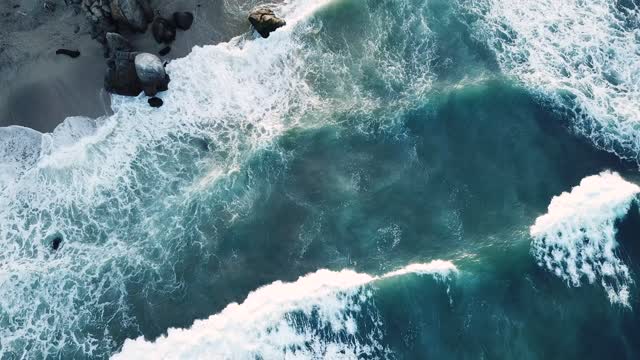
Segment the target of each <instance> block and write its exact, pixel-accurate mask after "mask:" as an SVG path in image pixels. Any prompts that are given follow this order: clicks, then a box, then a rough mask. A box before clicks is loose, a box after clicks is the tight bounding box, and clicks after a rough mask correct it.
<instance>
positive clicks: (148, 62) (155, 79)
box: [135, 53, 169, 96]
mask: <svg viewBox="0 0 640 360" xmlns="http://www.w3.org/2000/svg"><path fill="white" fill-rule="evenodd" d="M135 69H136V74H137V75H138V79H139V80H140V83H141V84H142V89H143V90H144V93H145V94H146V95H147V96H154V95H155V94H157V93H158V91H165V90H167V85H168V84H169V76H168V75H167V73H166V72H165V71H164V66H163V65H162V61H160V58H159V57H157V56H155V55H153V54H149V53H140V54H138V55H136V57H135Z"/></svg>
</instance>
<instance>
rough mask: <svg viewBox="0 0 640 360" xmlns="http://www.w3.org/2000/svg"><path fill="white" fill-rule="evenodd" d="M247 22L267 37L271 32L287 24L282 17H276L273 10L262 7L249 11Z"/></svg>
mask: <svg viewBox="0 0 640 360" xmlns="http://www.w3.org/2000/svg"><path fill="white" fill-rule="evenodd" d="M249 22H250V23H251V25H252V26H253V27H254V29H256V31H257V32H258V34H260V35H261V36H262V37H263V38H267V37H269V34H270V33H271V32H273V31H275V30H276V29H278V28H280V27H283V26H285V25H286V24H287V22H286V21H284V19H281V18H279V17H277V16H276V15H275V14H274V12H273V10H271V9H269V8H264V7H263V8H257V9H254V10H253V11H251V13H250V14H249Z"/></svg>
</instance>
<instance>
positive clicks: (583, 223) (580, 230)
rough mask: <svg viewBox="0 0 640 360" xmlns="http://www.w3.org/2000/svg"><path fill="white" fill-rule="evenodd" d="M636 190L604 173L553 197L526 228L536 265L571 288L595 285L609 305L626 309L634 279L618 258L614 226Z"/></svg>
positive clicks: (613, 175) (636, 187)
mask: <svg viewBox="0 0 640 360" xmlns="http://www.w3.org/2000/svg"><path fill="white" fill-rule="evenodd" d="M639 192H640V187H638V185H636V184H633V183H630V182H627V181H625V180H624V179H623V178H622V177H621V176H620V175H619V174H617V173H613V172H607V171H605V172H603V173H601V174H599V175H593V176H588V177H586V178H584V179H582V181H581V182H580V185H578V186H576V187H574V188H573V189H572V190H571V192H564V193H562V194H561V195H558V196H555V197H554V198H553V199H552V200H551V203H550V204H549V208H548V212H547V213H546V214H545V215H542V216H540V217H539V218H537V219H536V222H535V224H534V225H533V226H531V229H530V234H531V236H532V237H533V242H532V244H531V251H532V253H533V255H534V257H535V258H536V260H537V261H538V264H539V265H540V266H543V267H546V268H547V269H549V270H550V271H552V272H553V273H554V274H555V275H556V276H558V277H560V278H562V279H563V280H565V281H566V282H567V283H568V284H569V285H571V286H580V285H581V284H582V283H583V282H584V281H586V282H588V283H590V284H591V283H594V282H596V281H599V282H600V283H601V284H602V286H603V288H604V289H605V290H606V292H607V294H608V296H609V300H610V301H611V302H612V303H619V304H622V305H625V306H629V284H630V283H632V279H631V276H630V274H629V268H628V267H627V265H625V264H624V263H623V262H622V260H620V258H619V257H618V256H617V254H616V247H617V242H616V239H615V236H616V229H615V223H616V221H617V220H619V219H621V218H622V217H624V216H625V215H626V214H627V213H628V212H629V209H630V207H631V204H632V202H634V201H636V199H637V195H638V193H639Z"/></svg>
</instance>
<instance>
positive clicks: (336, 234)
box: [0, 0, 640, 359]
mask: <svg viewBox="0 0 640 360" xmlns="http://www.w3.org/2000/svg"><path fill="white" fill-rule="evenodd" d="M249 5H254V4H253V3H252V4H248V5H247V6H249ZM272 6H273V7H274V9H275V11H276V13H278V14H280V15H282V16H283V17H284V18H285V19H286V20H287V26H286V27H284V28H281V29H279V30H277V31H276V32H274V33H272V34H271V35H270V36H269V38H268V39H260V38H258V37H257V36H255V34H252V33H250V32H247V33H246V34H243V35H241V36H238V37H236V38H234V39H232V40H231V41H229V42H227V43H220V44H217V45H208V46H203V47H195V48H194V49H193V50H192V52H191V53H190V54H189V55H188V56H186V57H185V58H182V59H177V60H174V61H172V62H170V63H169V64H168V65H167V67H166V70H167V72H168V73H169V75H170V76H171V83H170V85H169V90H168V91H166V92H163V93H160V94H159V95H158V96H159V97H161V98H162V100H163V102H164V105H163V106H162V107H161V108H158V109H155V108H150V107H149V106H148V104H147V101H146V98H145V97H144V96H142V95H140V96H138V97H132V98H130V97H120V96H113V97H112V110H113V115H112V116H108V117H103V118H98V119H91V118H87V117H82V116H77V117H71V118H67V119H65V120H64V122H63V123H61V124H60V125H59V126H58V127H57V128H56V129H55V130H54V131H53V132H52V133H40V132H37V131H35V130H31V129H28V128H24V127H18V126H10V127H6V128H0V246H1V247H2V249H3V251H1V252H0V359H14V358H17V359H19V358H38V359H39V358H42V359H48V358H74V359H75V358H78V359H84V358H109V357H113V358H114V359H139V358H149V359H156V358H167V359H175V358H189V359H191V358H211V357H214V358H221V359H256V358H261V359H272V358H287V359H289V358H291V359H314V358H335V359H358V358H390V359H393V358H411V357H414V358H459V357H460V356H470V357H473V356H474V355H475V356H476V357H477V356H484V357H488V358H505V359H506V358H545V357H554V355H558V353H555V352H554V350H553V349H569V350H566V351H567V354H565V355H566V356H567V357H568V358H597V357H598V356H599V355H602V354H609V355H612V356H613V355H616V356H618V358H625V357H626V358H634V355H637V354H638V349H637V345H636V344H637V343H638V342H636V341H635V340H637V338H636V337H635V334H636V333H638V332H636V330H638V329H637V326H638V325H637V324H640V322H639V321H636V320H638V319H637V315H636V314H634V313H633V312H632V311H629V309H636V308H637V305H638V296H637V295H636V289H635V284H636V283H637V281H636V280H635V279H636V275H635V273H636V271H637V269H636V268H635V264H636V263H637V259H636V256H637V253H636V252H635V251H636V250H635V248H634V246H636V245H634V244H635V242H634V240H635V238H634V236H633V235H635V233H634V231H635V230H636V228H635V227H634V226H635V223H634V221H636V220H637V218H636V217H637V216H638V214H637V205H638V203H637V196H638V193H639V192H640V187H639V186H638V180H637V179H638V178H637V176H636V173H637V163H638V154H640V142H638V134H640V127H639V126H640V125H638V124H639V122H638V121H639V120H640V102H638V101H637V100H638V99H640V77H639V76H640V75H639V74H640V61H639V59H640V41H639V39H640V9H639V7H638V5H637V4H636V3H635V2H633V1H619V2H610V1H604V0H602V1H600V0H594V1H589V2H585V1H579V0H570V1H560V0H543V1H537V2H530V1H516V2H513V1H511V2H509V1H502V0H471V1H459V0H451V1H444V0H431V1H409V0H406V1H405V0H398V1H391V0H382V1H354V0H322V1H318V0H292V1H285V2H284V3H281V4H277V5H272ZM242 10H243V11H244V10H246V9H242ZM242 16H244V13H243V15H242ZM601 150H603V151H601ZM612 154H613V155H612ZM625 224H626V225H625ZM623 225H624V226H626V229H631V230H624V229H622V228H623V227H624V226H623ZM629 234H631V235H629ZM54 239H62V241H61V243H60V248H59V249H56V250H52V242H53V241H54ZM436 259H445V260H436ZM407 264H410V265H407ZM454 264H455V265H454ZM547 274H550V275H552V276H546V275H547ZM556 284H559V285H556ZM592 284H599V285H600V286H590V285H592ZM602 289H604V294H605V295H603V291H602ZM553 309H556V310H553ZM554 311H557V312H554ZM523 324H532V325H529V326H525V325H523ZM548 329H557V333H554V334H555V335H554V336H551V337H549V336H548V335H549V334H548ZM594 329H598V331H595V330H594ZM600 331H604V332H608V333H611V334H616V336H612V337H611V338H603V339H601V341H598V342H597V341H595V339H590V338H589V336H590V335H589V334H592V333H593V334H595V333H599V332H600ZM563 333H576V334H578V333H581V334H586V335H583V337H582V338H573V337H567V336H561V334H563ZM495 334H498V335H497V336H496V335H495ZM496 337H498V338H500V339H496ZM549 338H551V340H550V339H549ZM585 341H589V342H590V343H592V344H594V347H596V348H597V349H595V350H593V351H592V352H586V350H584V346H581V344H583V343H584V342H585ZM598 349H599V350H601V351H600V352H599V350H598ZM611 349H617V350H618V351H620V352H619V353H615V354H613V353H611V354H610V351H612V350H611ZM478 354H480V355H478ZM558 356H559V355H558Z"/></svg>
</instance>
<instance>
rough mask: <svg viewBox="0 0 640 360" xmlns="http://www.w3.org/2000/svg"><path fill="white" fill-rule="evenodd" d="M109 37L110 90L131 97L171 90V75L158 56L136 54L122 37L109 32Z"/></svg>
mask: <svg viewBox="0 0 640 360" xmlns="http://www.w3.org/2000/svg"><path fill="white" fill-rule="evenodd" d="M105 37H106V43H107V52H108V56H109V58H108V60H107V74H106V75H105V79H104V87H105V89H106V90H107V91H109V92H111V93H115V94H120V95H127V96H136V95H138V94H140V92H141V91H144V92H145V94H146V95H147V96H154V95H156V94H157V93H158V92H159V91H166V90H167V87H168V84H169V80H170V79H169V75H167V73H166V72H165V70H164V66H162V62H161V61H160V59H159V58H158V57H157V56H155V55H153V54H149V53H140V52H136V51H133V48H132V47H131V44H130V43H129V41H127V39H125V38H124V37H122V36H121V35H120V34H117V33H107V34H106V36H105Z"/></svg>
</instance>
